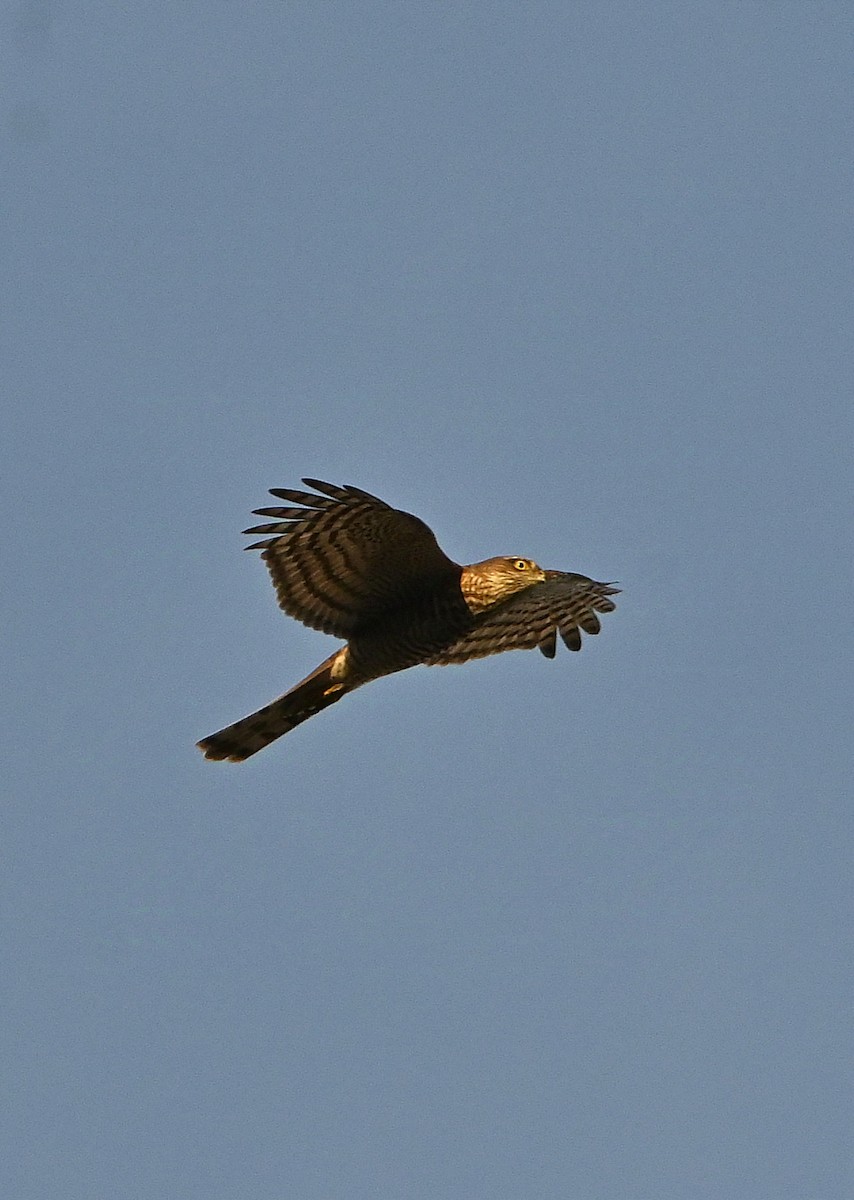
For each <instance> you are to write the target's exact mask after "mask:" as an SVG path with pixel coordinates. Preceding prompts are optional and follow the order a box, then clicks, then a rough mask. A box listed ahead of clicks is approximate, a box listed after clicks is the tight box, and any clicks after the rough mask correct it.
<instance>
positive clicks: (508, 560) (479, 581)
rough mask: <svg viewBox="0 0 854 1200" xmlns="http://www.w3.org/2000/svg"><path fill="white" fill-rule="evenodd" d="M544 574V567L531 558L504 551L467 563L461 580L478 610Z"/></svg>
mask: <svg viewBox="0 0 854 1200" xmlns="http://www.w3.org/2000/svg"><path fill="white" fill-rule="evenodd" d="M545 578H546V573H545V571H544V570H543V569H542V567H538V566H537V564H536V563H535V562H532V560H531V559H530V558H514V557H513V556H512V555H501V556H499V557H498V558H487V559H484V561H483V562H479V563H472V565H471V566H470V567H465V568H464V570H463V578H462V580H461V584H462V589H463V595H464V596H465V598H466V602H467V603H468V605H469V608H471V609H472V610H473V611H478V610H481V609H484V608H491V607H492V605H493V604H498V603H500V602H501V601H502V600H506V599H507V597H508V596H512V595H513V593H514V592H521V591H523V590H524V589H525V588H529V587H531V586H532V584H535V583H540V582H541V581H542V580H543V579H545Z"/></svg>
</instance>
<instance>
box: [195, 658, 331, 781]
mask: <svg viewBox="0 0 854 1200" xmlns="http://www.w3.org/2000/svg"><path fill="white" fill-rule="evenodd" d="M340 653H341V651H340V650H339V651H337V652H336V653H335V654H332V655H330V657H329V658H327V659H326V661H325V662H322V663H321V664H320V666H319V667H317V668H316V669H315V670H314V671H312V673H311V674H310V675H308V676H306V678H305V679H303V681H302V682H301V683H298V684H297V685H296V687H292V688H291V690H290V691H289V692H285V694H284V696H279V698H278V700H274V701H273V702H272V704H266V705H265V706H264V707H263V708H259V709H258V711H257V712H254V713H252V714H251V715H250V716H248V717H244V718H243V719H242V720H241V721H235V723H234V724H233V725H228V726H226V728H225V729H220V730H218V731H217V732H216V733H212V734H211V735H210V737H206V738H203V739H202V741H200V742H197V743H196V745H197V746H198V747H199V749H200V750H201V751H202V753H203V754H204V756H205V758H211V759H215V760H216V761H217V762H222V760H223V759H228V761H229V762H243V761H244V759H247V758H250V757H251V756H252V755H253V754H257V753H258V751H259V750H263V749H264V747H265V746H269V744H270V742H274V741H275V740H276V738H280V737H281V736H282V734H283V733H289V732H290V731H291V730H292V729H294V728H295V727H296V726H297V725H300V724H302V722H303V721H307V720H308V718H309V717H313V716H314V714H315V713H319V712H321V711H322V710H323V709H324V708H328V707H329V705H330V704H334V703H335V702H336V700H340V699H341V697H342V696H345V695H346V694H347V692H348V691H351V690H352V689H351V688H349V687H348V686H347V685H346V684H344V683H340V682H336V680H335V679H333V676H332V667H333V664H334V662H335V660H336V658H337V657H338V655H339V654H340Z"/></svg>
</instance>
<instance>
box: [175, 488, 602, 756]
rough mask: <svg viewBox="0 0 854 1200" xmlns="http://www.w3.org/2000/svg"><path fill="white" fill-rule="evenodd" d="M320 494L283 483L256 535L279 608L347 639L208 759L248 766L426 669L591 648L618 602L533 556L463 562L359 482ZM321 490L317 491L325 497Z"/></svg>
mask: <svg viewBox="0 0 854 1200" xmlns="http://www.w3.org/2000/svg"><path fill="white" fill-rule="evenodd" d="M303 483H304V484H306V486H307V487H310V488H312V489H313V491H312V492H302V491H296V490H294V489H292V488H271V489H270V494H271V495H272V496H276V497H277V498H278V499H280V500H286V501H287V502H288V504H289V505H290V506H295V507H287V508H258V509H255V515H256V516H259V517H274V518H275V520H274V522H273V523H272V524H269V525H255V526H253V527H252V528H251V529H247V530H245V531H244V532H245V533H248V534H253V535H254V534H263V535H264V537H263V540H262V541H260V542H253V543H252V545H251V546H247V547H246V549H247V550H260V551H261V552H262V553H261V557H262V558H263V560H264V561H265V562H266V564H267V567H268V568H269V571H270V574H271V576H272V578H273V584H274V586H275V588H276V594H277V596H278V598H279V605H280V606H281V608H283V609H284V611H285V612H286V613H287V614H288V615H289V616H291V617H296V619H297V620H298V621H302V622H303V624H304V625H308V626H310V627H311V628H312V629H319V630H321V631H322V632H323V633H332V634H334V635H335V636H336V637H339V638H344V639H346V644H345V645H344V646H342V647H341V648H340V649H339V650H336V651H335V653H334V654H332V655H330V656H329V658H327V659H326V660H325V661H324V662H322V663H321V664H320V666H319V667H317V668H315V670H314V671H312V673H311V674H310V675H308V676H306V678H305V679H303V680H302V682H301V683H298V684H297V685H296V687H293V688H291V690H290V691H289V692H285V694H284V695H283V696H280V697H279V698H278V699H277V700H274V701H273V702H272V704H267V705H266V706H265V707H264V708H260V709H259V710H258V711H257V712H255V713H252V715H251V716H248V717H244V718H243V719H242V720H240V721H237V722H236V723H235V724H234V725H228V726H227V727H226V728H225V729H220V730H219V732H217V733H212V734H211V735H210V737H206V738H204V739H203V740H202V741H200V742H199V743H198V746H199V749H200V750H201V751H202V752H203V753H204V755H205V757H206V758H210V759H216V760H220V761H221V760H223V759H228V760H229V761H230V762H243V761H244V759H247V758H249V757H250V756H251V755H253V754H257V753H258V751H259V750H263V749H264V747H265V746H268V745H269V744H270V742H273V741H275V740H276V738H279V737H281V736H282V734H284V733H289V732H290V730H291V729H294V728H295V727H296V726H297V725H300V724H301V723H302V722H303V721H307V720H308V718H309V717H313V716H314V715H315V713H319V712H320V711H321V710H322V709H324V708H328V707H329V705H330V704H335V703H336V702H337V701H338V700H340V699H341V698H342V697H343V696H346V695H347V694H348V692H352V691H354V690H355V689H356V688H357V687H361V686H362V684H363V683H369V682H370V681H371V680H372V679H379V678H380V677H381V676H382V675H391V674H393V673H394V672H395V671H403V670H405V669H406V668H407V667H414V666H415V665H416V664H417V663H425V664H427V665H428V666H435V665H441V664H445V663H462V662H467V661H468V660H469V659H471V658H483V657H485V656H486V655H488V654H500V653H501V652H502V651H504V650H533V649H534V648H535V647H536V648H537V649H539V650H540V651H542V653H543V654H544V655H545V656H546V658H554V656H555V651H556V649H557V635H558V634H560V636H561V638H562V640H563V642H564V644H565V645H566V646H567V647H568V649H570V650H580V649H581V631H582V630H583V631H584V632H585V633H589V634H595V633H598V632H599V628H600V626H599V618H598V616H597V615H596V614H597V612H600V613H608V612H613V610H614V607H615V605H614V601H613V600H612V599H611V596H614V595H616V593H617V592H618V591H619V589H618V588H615V587H613V586H612V585H611V584H609V583H597V582H596V581H595V580H593V579H588V578H587V576H586V575H576V574H574V573H572V572H568V571H544V570H543V569H542V568H541V567H538V566H537V564H536V563H535V562H532V561H531V559H529V558H514V557H513V556H509V557H499V558H487V559H485V560H484V561H483V562H477V563H472V564H471V565H470V566H467V567H464V566H460V564H459V563H455V562H453V561H452V560H451V559H450V558H448V556H447V555H446V554H445V553H444V552H443V551H442V550H441V549H440V548H439V543H438V542H437V541H436V538H435V536H434V534H433V531H432V530H431V529H430V528H429V527H428V526H427V525H425V523H424V522H423V521H422V520H420V519H419V518H418V517H414V516H413V515H412V514H411V513H407V512H402V511H401V510H400V509H397V508H392V507H391V505H389V504H386V503H385V502H384V501H382V500H379V499H377V497H376V496H372V495H371V494H370V493H369V492H363V491H362V490H361V489H360V488H356V487H337V486H336V485H335V484H331V483H323V482H322V481H321V480H319V479H303ZM315 493H316V494H315Z"/></svg>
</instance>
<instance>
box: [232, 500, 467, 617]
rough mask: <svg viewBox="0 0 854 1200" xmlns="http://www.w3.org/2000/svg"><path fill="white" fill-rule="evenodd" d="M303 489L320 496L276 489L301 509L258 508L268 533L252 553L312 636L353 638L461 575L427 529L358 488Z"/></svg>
mask: <svg viewBox="0 0 854 1200" xmlns="http://www.w3.org/2000/svg"><path fill="white" fill-rule="evenodd" d="M303 483H305V484H307V485H308V486H309V487H310V488H314V489H315V490H316V491H317V492H320V493H322V494H321V495H314V494H313V493H312V492H301V491H294V490H292V489H290V488H271V490H270V494H271V495H273V496H278V497H279V498H280V499H282V500H287V501H289V502H290V503H291V504H293V505H300V506H301V507H298V508H296V507H295V508H258V509H256V510H255V512H256V514H257V515H258V516H261V517H276V518H277V520H276V522H275V523H274V524H271V525H256V526H254V527H253V528H252V529H247V530H245V531H244V532H245V533H252V534H257V533H261V534H270V535H273V536H270V537H267V538H265V539H264V540H263V541H260V542H254V543H253V544H252V545H251V546H247V550H262V551H263V554H262V555H261V557H262V558H263V559H264V561H265V562H266V564H267V567H268V568H269V571H270V574H271V576H272V577H273V584H274V586H275V588H276V594H277V595H278V598H279V604H280V606H281V607H282V608H283V609H284V610H285V612H286V613H288V614H289V615H290V616H292V617H296V619H297V620H298V621H302V622H303V623H304V624H305V625H309V626H311V628H312V629H320V630H322V631H323V632H324V633H334V634H336V635H337V636H338V637H343V638H349V637H351V636H352V635H353V634H354V633H357V632H358V631H360V630H363V629H365V628H366V627H369V626H370V625H371V623H372V622H373V621H374V620H376V619H377V618H378V617H380V616H382V615H383V614H384V613H388V612H389V611H390V610H394V609H395V608H397V607H398V606H399V605H401V604H405V603H407V602H409V601H411V600H412V599H414V598H416V597H422V596H424V595H427V594H429V593H430V591H431V590H432V589H433V588H437V587H441V586H442V585H443V584H446V583H447V581H448V579H449V578H453V576H454V575H456V576H457V577H459V574H460V570H461V568H460V567H459V566H458V565H457V564H456V563H454V562H452V561H451V559H449V558H448V557H447V555H446V554H445V553H444V552H443V551H442V550H441V549H440V548H439V544H438V542H437V541H436V538H435V536H434V535H433V532H432V530H431V529H430V528H429V526H427V525H425V524H424V522H423V521H421V520H419V518H418V517H414V516H412V514H411V513H406V512H401V511H400V509H396V508H392V507H391V506H390V505H388V504H386V503H384V501H382V500H378V499H377V497H376V496H372V495H370V493H369V492H363V491H362V490H361V489H360V488H355V487H337V486H336V485H335V484H331V483H323V482H321V481H320V480H319V479H304V480H303Z"/></svg>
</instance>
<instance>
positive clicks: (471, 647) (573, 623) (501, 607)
mask: <svg viewBox="0 0 854 1200" xmlns="http://www.w3.org/2000/svg"><path fill="white" fill-rule="evenodd" d="M618 592H619V588H615V587H611V586H610V584H607V583H597V582H596V580H595V579H588V578H587V576H586V575H574V574H572V573H571V572H564V571H547V572H546V579H544V580H543V581H541V582H540V583H535V584H532V586H531V587H529V588H525V589H524V590H523V591H521V592H516V593H515V594H514V595H512V596H510V597H509V598H508V599H507V600H504V601H502V602H501V603H500V604H496V605H495V606H494V608H490V609H487V611H486V612H485V613H483V615H482V616H481V617H480V618H479V619H478V620H477V623H476V624H475V625H474V627H473V628H472V629H470V630H469V631H468V632H467V633H464V634H463V635H462V636H461V637H459V638H458V639H457V640H456V641H455V642H452V643H451V645H449V646H446V647H445V649H444V650H442V651H441V652H440V653H439V654H437V655H436V656H435V657H433V658H431V659H429V660H428V661H429V663H430V664H431V665H440V664H445V663H461V662H466V661H467V660H468V659H470V658H485V657H486V656H487V655H489V654H501V653H502V651H504V650H533V649H534V648H535V647H538V648H539V649H540V650H541V651H542V653H543V654H544V655H545V656H546V658H554V656H555V652H556V650H557V635H558V634H560V636H561V638H562V640H563V642H564V645H565V646H566V647H567V649H568V650H580V649H581V632H582V630H583V631H584V633H589V634H596V633H598V632H599V630H600V628H601V626H600V624H599V618H598V616H597V615H596V614H597V612H601V613H607V612H613V611H614V609H615V608H616V605H615V604H614V601H613V600H612V599H611V596H614V595H616V594H617V593H618Z"/></svg>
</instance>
